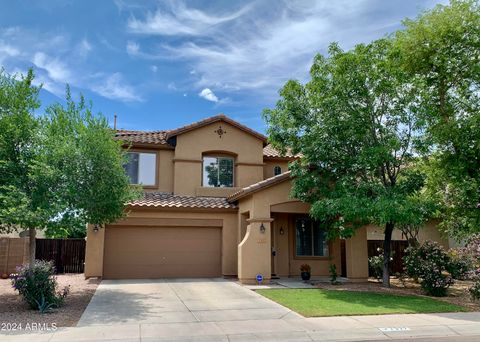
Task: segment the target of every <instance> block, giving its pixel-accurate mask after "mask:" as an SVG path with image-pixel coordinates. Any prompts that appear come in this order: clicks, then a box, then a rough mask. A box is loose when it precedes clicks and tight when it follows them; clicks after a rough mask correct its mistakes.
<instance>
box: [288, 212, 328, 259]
mask: <svg viewBox="0 0 480 342" xmlns="http://www.w3.org/2000/svg"><path fill="white" fill-rule="evenodd" d="M295 255H296V256H301V257H322V256H328V241H327V239H326V233H325V230H324V229H322V227H321V226H320V223H319V222H317V221H313V220H311V219H309V218H299V219H297V220H296V221H295Z"/></svg>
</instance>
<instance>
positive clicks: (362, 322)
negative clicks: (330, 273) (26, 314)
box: [0, 279, 480, 342]
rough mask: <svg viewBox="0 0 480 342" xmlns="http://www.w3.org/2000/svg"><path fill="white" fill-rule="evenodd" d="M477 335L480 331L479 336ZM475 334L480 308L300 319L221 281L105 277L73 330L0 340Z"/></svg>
mask: <svg viewBox="0 0 480 342" xmlns="http://www.w3.org/2000/svg"><path fill="white" fill-rule="evenodd" d="M476 335H478V336H476ZM462 336H470V337H472V336H475V338H477V337H478V339H479V340H480V313H478V312H471V313H450V314H416V315H381V316H351V317H317V318H304V317H302V316H300V315H298V314H296V313H294V312H292V311H291V310H289V309H287V308H285V307H283V306H280V305H279V304H276V303H274V302H272V301H270V300H268V299H266V298H264V297H262V296H260V295H259V294H257V293H255V292H253V291H251V290H249V289H247V288H245V287H243V286H240V285H238V284H236V283H235V282H232V281H228V280H223V279H200V280H198V279H197V280H189V279H178V280H169V281H166V280H139V281H103V282H102V283H101V285H100V286H99V288H98V289H97V292H96V293H95V296H94V297H93V298H92V301H91V302H90V304H89V306H88V307H87V309H86V311H85V312H84V314H83V316H82V318H81V320H80V321H79V323H78V326H77V327H74V328H61V329H59V330H57V331H55V332H45V333H40V334H39V333H35V334H29V333H24V334H21V333H16V334H14V335H8V334H5V333H3V335H2V333H1V332H0V341H2V342H3V341H35V342H43V341H53V342H55V341H248V342H252V341H365V340H390V339H408V338H435V337H452V338H456V339H457V340H458V338H461V337H462Z"/></svg>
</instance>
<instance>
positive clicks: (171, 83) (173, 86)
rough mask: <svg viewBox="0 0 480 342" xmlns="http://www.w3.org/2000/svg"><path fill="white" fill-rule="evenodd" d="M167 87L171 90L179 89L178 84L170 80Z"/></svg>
mask: <svg viewBox="0 0 480 342" xmlns="http://www.w3.org/2000/svg"><path fill="white" fill-rule="evenodd" d="M167 88H168V89H169V90H177V86H176V85H175V82H170V83H169V84H168V85H167Z"/></svg>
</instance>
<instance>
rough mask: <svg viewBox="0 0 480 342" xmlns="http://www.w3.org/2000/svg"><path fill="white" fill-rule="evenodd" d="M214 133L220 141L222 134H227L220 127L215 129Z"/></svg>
mask: <svg viewBox="0 0 480 342" xmlns="http://www.w3.org/2000/svg"><path fill="white" fill-rule="evenodd" d="M214 132H215V133H217V134H218V137H219V138H220V139H222V136H223V135H224V134H227V131H226V130H224V129H223V128H222V126H221V125H220V126H218V129H216V130H215V131H214Z"/></svg>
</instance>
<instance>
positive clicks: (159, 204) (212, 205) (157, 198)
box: [128, 192, 236, 209]
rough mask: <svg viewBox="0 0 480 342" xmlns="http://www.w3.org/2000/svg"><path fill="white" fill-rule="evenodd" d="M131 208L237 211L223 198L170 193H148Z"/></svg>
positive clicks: (130, 204)
mask: <svg viewBox="0 0 480 342" xmlns="http://www.w3.org/2000/svg"><path fill="white" fill-rule="evenodd" d="M128 205H129V206H131V207H154V208H196V209H235V208H236V206H235V205H234V204H232V203H229V202H227V200H226V199H225V198H223V197H193V196H180V195H173V194H171V193H168V192H146V193H145V194H144V197H143V198H141V199H138V200H135V201H133V202H130V203H128Z"/></svg>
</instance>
